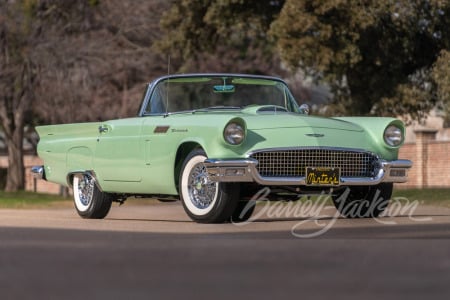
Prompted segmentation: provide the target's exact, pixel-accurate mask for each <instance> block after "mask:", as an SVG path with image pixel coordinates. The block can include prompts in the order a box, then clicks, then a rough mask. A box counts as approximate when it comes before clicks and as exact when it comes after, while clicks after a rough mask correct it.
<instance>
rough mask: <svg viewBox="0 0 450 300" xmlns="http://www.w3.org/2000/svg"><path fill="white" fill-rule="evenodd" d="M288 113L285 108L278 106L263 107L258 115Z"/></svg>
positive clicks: (257, 111)
mask: <svg viewBox="0 0 450 300" xmlns="http://www.w3.org/2000/svg"><path fill="white" fill-rule="evenodd" d="M286 112H288V111H287V110H286V109H285V108H284V107H281V106H276V105H265V106H261V107H260V108H258V110H256V113H258V114H276V113H286Z"/></svg>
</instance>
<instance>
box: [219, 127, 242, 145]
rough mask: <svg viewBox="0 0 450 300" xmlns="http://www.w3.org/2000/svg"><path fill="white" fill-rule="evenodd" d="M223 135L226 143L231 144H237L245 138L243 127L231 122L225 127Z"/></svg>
mask: <svg viewBox="0 0 450 300" xmlns="http://www.w3.org/2000/svg"><path fill="white" fill-rule="evenodd" d="M223 137H224V139H225V141H227V143H229V144H231V145H239V144H240V143H242V142H243V141H244V138H245V130H244V127H243V126H241V125H240V124H238V123H234V122H231V123H229V124H228V125H227V126H226V127H225V129H224V131H223Z"/></svg>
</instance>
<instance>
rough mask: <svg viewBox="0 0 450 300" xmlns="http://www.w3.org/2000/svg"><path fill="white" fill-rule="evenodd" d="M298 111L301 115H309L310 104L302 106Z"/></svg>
mask: <svg viewBox="0 0 450 300" xmlns="http://www.w3.org/2000/svg"><path fill="white" fill-rule="evenodd" d="M298 110H299V111H300V113H301V114H304V115H309V105H308V104H302V105H300V106H299V107H298Z"/></svg>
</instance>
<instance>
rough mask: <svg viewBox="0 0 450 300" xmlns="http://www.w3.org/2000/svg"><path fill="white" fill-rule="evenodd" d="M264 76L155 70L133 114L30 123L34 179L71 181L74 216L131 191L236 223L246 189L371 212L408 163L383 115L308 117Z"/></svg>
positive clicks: (393, 122) (400, 131) (198, 217)
mask: <svg viewBox="0 0 450 300" xmlns="http://www.w3.org/2000/svg"><path fill="white" fill-rule="evenodd" d="M308 112H309V109H308V107H307V106H306V105H301V106H299V105H298V104H297V102H296V101H295V99H294V97H293V96H292V94H291V93H290V91H289V89H288V87H287V85H286V83H285V82H284V81H283V80H281V79H279V78H275V77H267V76H252V75H241V74H185V75H172V76H165V77H161V78H158V79H156V80H154V81H153V82H151V83H150V84H149V85H148V87H147V90H146V92H145V94H144V97H143V101H142V105H141V108H140V111H139V113H138V116H137V117H135V118H126V119H118V120H111V121H104V122H96V123H81V124H65V125H50V126H40V127H37V132H38V133H39V136H40V141H39V144H38V154H39V156H40V157H41V158H42V159H43V161H44V165H43V166H35V167H34V168H33V170H32V172H33V173H34V174H35V176H37V177H39V178H42V179H45V180H48V181H52V182H56V183H60V184H64V185H68V186H70V187H72V188H73V195H74V202H75V207H76V209H77V211H78V214H79V215H80V216H82V217H84V218H104V217H105V216H106V215H107V214H108V212H109V210H110V208H111V203H112V202H113V201H117V202H121V203H122V202H123V201H125V200H126V199H127V198H128V197H130V196H137V197H140V196H142V197H156V198H158V199H171V200H173V199H180V200H181V201H182V203H183V207H184V209H185V211H186V213H187V214H188V215H189V217H190V218H191V219H192V220H194V221H196V222H200V223H220V222H228V221H236V222H238V221H243V220H247V219H248V218H249V217H250V216H251V214H252V212H253V209H254V201H248V200H249V199H255V197H254V195H257V194H258V192H259V191H261V189H263V188H265V191H269V192H270V193H267V194H268V195H266V196H267V198H269V199H286V200H292V199H298V198H299V197H300V196H299V195H301V194H308V195H309V194H311V193H321V192H322V191H327V193H329V194H330V195H332V199H333V201H334V203H335V206H336V208H337V209H338V210H339V212H340V213H341V214H342V215H343V216H346V217H376V216H378V215H379V214H380V213H381V212H383V210H384V209H385V207H386V206H387V204H388V201H389V199H390V197H391V193H392V187H393V183H395V182H398V183H400V182H405V181H406V180H407V171H408V169H409V168H410V167H411V165H412V163H411V161H409V160H400V159H398V150H399V147H400V146H401V145H402V144H403V140H404V133H405V130H404V125H403V123H402V122H401V121H400V120H397V119H392V118H378V117H375V118H368V117H345V118H344V117H343V118H322V117H315V116H310V115H308Z"/></svg>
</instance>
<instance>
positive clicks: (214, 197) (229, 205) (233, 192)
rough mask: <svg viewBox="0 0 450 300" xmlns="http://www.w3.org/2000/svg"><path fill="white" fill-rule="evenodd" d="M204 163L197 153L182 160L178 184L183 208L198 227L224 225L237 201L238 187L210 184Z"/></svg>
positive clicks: (198, 151) (201, 155) (229, 184)
mask: <svg viewBox="0 0 450 300" xmlns="http://www.w3.org/2000/svg"><path fill="white" fill-rule="evenodd" d="M205 159H206V154H205V152H204V151H203V150H201V149H196V150H193V151H192V152H191V153H190V154H189V155H188V156H187V157H186V159H185V160H184V163H183V166H182V167H181V173H180V180H179V191H180V197H181V201H182V203H183V208H184V210H185V211H186V213H187V214H188V216H189V217H190V218H191V219H192V220H194V221H195V222H198V223H223V222H227V221H229V220H230V218H231V215H232V213H233V212H234V210H235V208H236V205H237V202H238V200H239V184H236V183H223V182H220V183H219V182H213V181H210V180H209V177H208V174H207V172H206V168H205V165H204V164H203V162H204V161H205Z"/></svg>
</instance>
